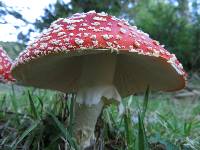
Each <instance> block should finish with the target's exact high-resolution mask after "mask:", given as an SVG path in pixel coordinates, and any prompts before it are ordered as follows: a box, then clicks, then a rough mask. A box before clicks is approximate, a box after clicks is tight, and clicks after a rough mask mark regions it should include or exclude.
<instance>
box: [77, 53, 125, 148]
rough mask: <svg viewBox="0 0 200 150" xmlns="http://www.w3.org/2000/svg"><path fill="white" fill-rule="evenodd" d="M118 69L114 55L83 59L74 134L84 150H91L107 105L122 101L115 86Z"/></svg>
mask: <svg viewBox="0 0 200 150" xmlns="http://www.w3.org/2000/svg"><path fill="white" fill-rule="evenodd" d="M115 65H116V56H115V55H111V54H107V55H105V54H102V55H95V56H94V55H93V56H85V57H83V64H82V74H81V77H80V80H79V87H80V88H79V90H78V92H77V97H76V104H75V126H74V133H75V136H76V139H77V141H78V143H79V145H80V147H81V149H83V148H85V147H87V146H89V145H90V140H91V139H92V138H94V129H95V125H96V122H97V118H98V116H99V115H100V113H101V111H102V108H103V106H104V104H105V103H113V102H114V101H115V102H116V100H117V101H120V100H121V97H120V95H119V93H118V91H117V89H116V88H115V86H114V85H113V78H114V73H115ZM102 97H105V98H104V99H106V100H107V102H105V101H103V100H102Z"/></svg>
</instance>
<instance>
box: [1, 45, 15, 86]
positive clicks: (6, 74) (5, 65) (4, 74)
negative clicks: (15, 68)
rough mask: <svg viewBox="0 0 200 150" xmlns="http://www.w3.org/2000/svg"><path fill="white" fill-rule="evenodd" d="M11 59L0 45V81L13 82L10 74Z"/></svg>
mask: <svg viewBox="0 0 200 150" xmlns="http://www.w3.org/2000/svg"><path fill="white" fill-rule="evenodd" d="M11 66H12V60H11V59H10V57H9V56H8V54H7V53H6V51H5V50H3V48H2V47H1V46H0V82H5V83H7V82H9V81H11V82H13V81H15V79H14V78H13V77H12V75H11Z"/></svg>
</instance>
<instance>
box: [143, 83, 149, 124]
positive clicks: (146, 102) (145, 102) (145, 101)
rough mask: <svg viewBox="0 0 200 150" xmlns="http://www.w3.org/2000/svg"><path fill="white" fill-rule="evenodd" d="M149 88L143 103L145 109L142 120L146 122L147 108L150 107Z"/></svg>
mask: <svg viewBox="0 0 200 150" xmlns="http://www.w3.org/2000/svg"><path fill="white" fill-rule="evenodd" d="M149 89H150V88H149V86H147V89H146V92H145V96H144V101H143V107H142V114H141V115H142V116H141V119H142V120H144V117H145V114H146V111H147V106H148V102H149Z"/></svg>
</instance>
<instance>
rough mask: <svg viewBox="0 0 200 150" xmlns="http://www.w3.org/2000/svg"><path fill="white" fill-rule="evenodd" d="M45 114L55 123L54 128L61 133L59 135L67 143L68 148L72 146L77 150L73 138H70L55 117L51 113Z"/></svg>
mask: <svg viewBox="0 0 200 150" xmlns="http://www.w3.org/2000/svg"><path fill="white" fill-rule="evenodd" d="M47 113H48V114H49V115H50V116H51V117H52V119H53V121H54V122H55V124H56V126H57V127H58V129H59V130H60V131H61V133H62V134H63V136H64V137H65V139H66V140H67V141H68V142H69V144H70V146H73V147H74V148H75V149H76V150H77V149H78V147H77V145H76V143H75V141H74V138H73V137H72V136H70V134H69V132H68V131H67V130H66V128H65V127H64V125H63V124H62V123H61V122H60V121H59V120H58V119H57V118H56V116H55V115H54V114H53V113H52V112H50V111H48V112H47Z"/></svg>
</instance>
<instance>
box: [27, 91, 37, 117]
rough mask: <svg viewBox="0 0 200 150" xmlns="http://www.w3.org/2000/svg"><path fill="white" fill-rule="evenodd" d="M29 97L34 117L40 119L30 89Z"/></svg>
mask: <svg viewBox="0 0 200 150" xmlns="http://www.w3.org/2000/svg"><path fill="white" fill-rule="evenodd" d="M28 97H29V103H30V108H31V112H32V113H33V117H34V118H35V119H38V113H37V110H36V108H35V105H34V102H33V99H32V96H31V94H30V92H29V91H28Z"/></svg>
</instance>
